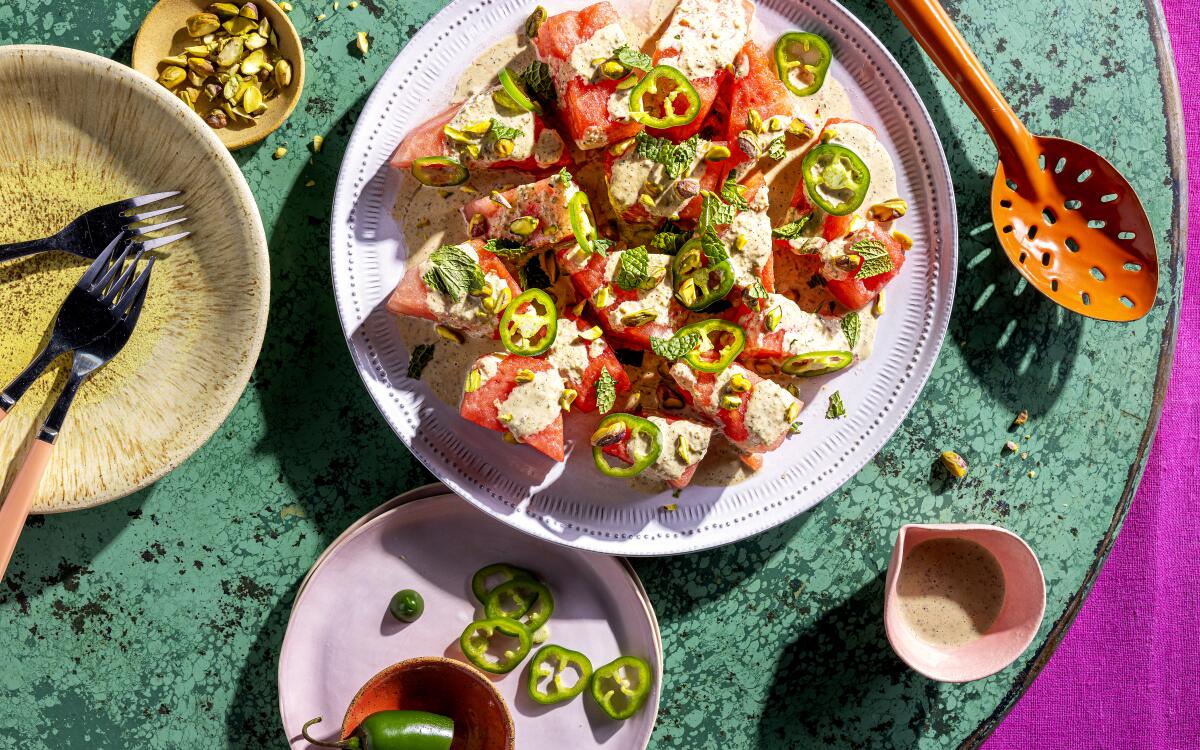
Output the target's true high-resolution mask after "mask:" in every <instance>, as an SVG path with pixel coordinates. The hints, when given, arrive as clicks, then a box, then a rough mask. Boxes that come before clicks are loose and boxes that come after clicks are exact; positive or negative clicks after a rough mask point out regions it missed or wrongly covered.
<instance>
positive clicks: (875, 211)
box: [867, 198, 908, 222]
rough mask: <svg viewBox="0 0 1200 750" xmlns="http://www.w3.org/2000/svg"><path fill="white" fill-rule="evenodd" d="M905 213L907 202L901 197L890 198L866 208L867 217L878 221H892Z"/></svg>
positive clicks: (906, 211)
mask: <svg viewBox="0 0 1200 750" xmlns="http://www.w3.org/2000/svg"><path fill="white" fill-rule="evenodd" d="M906 213H908V203H907V202H906V201H905V200H904V199H903V198H892V199H891V200H886V201H884V202H883V203H876V204H875V205H873V206H871V207H870V208H868V209H867V218H868V219H870V220H871V221H879V222H884V221H892V220H893V219H899V218H900V217H901V216H903V215H904V214H906Z"/></svg>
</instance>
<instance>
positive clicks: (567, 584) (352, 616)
mask: <svg viewBox="0 0 1200 750" xmlns="http://www.w3.org/2000/svg"><path fill="white" fill-rule="evenodd" d="M410 494H412V495H414V496H419V495H417V493H416V492H414V493H410ZM421 494H424V493H421ZM384 507H385V508H387V510H383V511H382V512H380V511H379V510H376V511H372V513H370V514H368V515H367V516H366V517H365V518H364V519H362V520H360V521H358V522H357V523H355V524H354V525H353V526H352V527H351V528H350V530H348V533H346V534H343V535H342V536H340V537H339V538H338V540H337V541H335V542H334V543H333V544H332V545H331V546H330V547H329V549H328V550H326V551H325V553H323V554H322V555H321V557H320V558H318V561H317V563H316V564H315V565H314V566H313V569H312V570H311V571H310V573H309V575H308V577H307V578H306V579H305V582H304V584H303V585H302V587H301V589H300V592H299V593H298V594H297V596H296V601H295V604H294V605H293V607H292V613H291V617H290V618H289V620H288V627H287V632H286V634H285V635H284V639H283V648H282V650H281V652H280V656H279V710H280V713H281V715H282V718H283V726H284V731H285V732H286V733H287V737H288V740H289V741H290V742H291V747H292V748H294V749H295V750H306V749H307V748H308V747H309V745H308V743H307V742H305V741H304V739H303V737H301V736H300V728H301V726H302V725H303V724H304V722H305V721H307V720H308V719H311V718H313V717H314V716H324V717H325V718H326V724H325V725H324V726H325V727H326V728H327V729H328V727H332V726H337V725H340V723H341V720H342V716H343V715H344V714H345V712H346V706H347V705H349V703H350V700H351V699H352V698H353V697H354V695H355V693H357V692H358V689H359V688H360V687H362V685H363V683H365V682H366V681H367V680H369V679H370V678H371V677H372V676H374V675H375V674H376V673H378V672H379V671H380V670H382V669H384V668H385V667H387V666H390V665H392V664H395V663H396V662H400V661H403V660H405V659H409V658H412V657H416V656H448V657H450V658H454V659H459V660H460V661H465V660H464V659H463V656H462V652H461V651H460V650H459V648H458V637H459V635H460V634H461V633H462V631H463V629H464V628H466V626H467V624H468V623H470V622H471V621H472V620H474V619H476V618H477V617H478V616H479V612H478V603H477V602H476V601H475V599H474V597H473V596H472V594H471V576H472V575H473V574H474V573H475V571H476V570H478V569H480V568H482V567H483V566H484V565H488V564H491V563H494V562H509V563H512V564H514V565H518V566H520V567H524V568H528V569H530V570H533V571H536V572H537V573H538V575H540V576H541V577H542V578H543V579H544V580H545V582H546V584H547V585H548V586H549V587H550V590H551V591H552V592H554V597H555V608H554V615H553V617H551V619H550V622H549V625H548V627H549V631H550V637H549V640H548V642H549V643H556V644H559V645H561V646H565V647H567V648H570V649H572V650H575V651H581V652H583V653H584V654H587V656H588V657H589V658H590V659H591V660H592V664H593V665H594V666H596V667H599V666H601V665H603V664H607V663H608V662H610V661H612V660H613V659H615V658H617V657H618V656H621V655H623V654H628V655H634V656H640V657H642V658H644V659H646V660H647V661H648V662H650V665H651V667H653V670H654V675H655V681H654V688H653V692H652V693H651V695H650V698H649V699H648V702H647V704H646V706H645V707H644V708H643V709H642V710H641V711H640V712H638V713H637V714H635V715H634V716H633V717H632V718H630V719H628V720H626V721H623V722H617V721H613V720H611V719H608V718H607V717H605V716H604V715H603V714H602V713H601V712H600V711H599V710H597V709H595V708H594V707H592V706H591V705H590V704H591V702H592V699H591V698H590V697H588V696H587V695H582V696H580V697H578V698H575V699H574V700H572V701H571V702H569V703H564V704H561V705H558V706H555V707H553V708H549V709H548V708H546V707H545V706H541V705H538V704H536V703H534V702H533V701H532V700H530V699H529V698H528V697H527V696H526V694H525V691H526V680H527V679H528V670H529V662H530V659H526V660H525V662H524V663H522V665H521V666H520V667H518V668H517V669H515V670H513V671H512V672H511V673H509V674H507V675H496V676H494V677H493V680H494V682H495V685H496V688H497V689H498V690H499V691H500V694H501V695H502V696H503V697H504V699H505V701H506V702H507V703H508V707H509V710H510V711H511V712H512V716H513V721H514V722H515V724H516V738H517V747H519V748H541V747H570V748H578V749H579V750H590V749H591V748H600V747H604V748H605V749H606V750H642V748H645V747H646V745H647V744H648V743H649V741H650V734H651V732H652V731H653V730H654V722H655V719H656V718H657V716H658V700H659V695H660V693H661V688H662V664H663V658H662V643H661V641H660V639H659V631H658V621H657V620H656V619H655V617H654V611H653V609H651V607H650V603H649V600H648V599H647V598H646V593H645V591H644V590H643V589H642V585H641V583H640V582H639V581H638V579H637V577H636V575H635V574H634V573H633V570H632V569H631V568H630V567H629V565H628V564H626V563H625V562H623V561H621V560H619V559H617V558H613V557H607V556H605V555H598V554H593V553H588V552H580V551H577V550H571V549H566V548H564V547H561V546H558V545H554V544H550V543H548V542H543V541H537V540H533V539H530V538H529V537H528V536H526V535H524V534H521V533H519V532H517V531H514V530H513V529H511V528H508V527H506V526H504V525H503V524H501V523H499V522H497V521H495V520H493V519H491V518H488V517H487V516H486V515H484V514H483V513H480V512H479V511H477V510H475V509H474V508H472V507H470V506H469V505H467V504H466V503H464V502H462V501H461V500H459V499H458V498H457V497H455V496H454V495H451V494H444V493H443V494H439V495H435V496H432V497H424V498H423V499H419V500H413V501H411V502H406V503H405V502H403V498H398V499H396V500H393V501H391V502H389V503H387V504H386V505H385V506H384ZM404 588H411V589H415V590H416V591H418V592H420V593H421V595H422V596H423V597H424V599H425V613H424V614H423V615H422V616H421V617H420V619H418V620H417V621H416V622H414V623H411V624H408V625H404V624H402V623H399V622H397V621H396V620H395V619H394V618H392V616H391V615H389V614H388V611H387V606H388V601H389V600H390V599H391V597H392V594H394V593H395V592H396V591H397V590H399V589H404Z"/></svg>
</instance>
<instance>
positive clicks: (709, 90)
mask: <svg viewBox="0 0 1200 750" xmlns="http://www.w3.org/2000/svg"><path fill="white" fill-rule="evenodd" d="M753 20H754V3H752V2H750V1H749V0H680V3H679V4H678V5H677V6H675V11H674V12H673V13H672V14H671V20H670V23H669V24H668V25H667V29H666V30H665V31H664V32H663V34H662V36H661V37H659V40H658V46H657V49H656V50H655V53H654V64H655V65H670V66H672V67H674V68H677V69H679V70H680V71H681V72H682V73H683V74H684V75H685V76H687V77H688V79H689V80H690V81H691V82H692V86H693V87H695V89H696V93H697V95H699V97H700V113H699V114H698V115H696V119H694V120H692V121H691V122H690V123H688V124H687V125H680V126H679V127H675V128H667V129H665V130H657V131H654V133H655V135H663V136H666V137H668V138H670V139H671V140H673V141H682V140H684V139H685V138H689V137H691V136H692V135H694V134H695V133H698V132H700V128H701V127H703V126H704V124H705V121H706V119H707V117H708V112H709V110H711V109H712V107H713V102H715V101H716V99H717V95H718V94H719V93H720V91H721V90H722V86H723V84H724V83H725V82H726V81H727V80H728V79H729V76H730V72H729V69H730V68H732V66H733V62H734V58H736V57H737V54H738V52H739V51H740V50H741V49H742V46H743V45H744V44H745V43H746V38H747V36H748V35H749V33H750V23H751V22H752V21H753Z"/></svg>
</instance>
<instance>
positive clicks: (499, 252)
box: [483, 238, 529, 260]
mask: <svg viewBox="0 0 1200 750" xmlns="http://www.w3.org/2000/svg"><path fill="white" fill-rule="evenodd" d="M483 249H484V250H487V251H488V252H489V253H491V254H492V255H495V256H498V257H501V258H504V259H506V260H512V259H513V258H519V257H520V256H522V255H524V254H525V251H526V250H528V249H529V248H527V247H525V246H524V245H522V244H521V243H520V242H517V241H516V240H510V239H503V238H502V239H493V240H488V241H487V242H485V243H483Z"/></svg>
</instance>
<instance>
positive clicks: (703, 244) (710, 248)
mask: <svg viewBox="0 0 1200 750" xmlns="http://www.w3.org/2000/svg"><path fill="white" fill-rule="evenodd" d="M700 249H701V250H703V251H704V256H705V257H706V258H708V265H709V266H715V265H716V264H718V263H721V262H722V261H726V260H729V249H728V248H727V247H725V243H724V242H722V241H721V238H720V237H718V236H717V233H716V231H715V230H713V228H712V227H709V228H708V229H705V230H704V232H703V233H701V235H700Z"/></svg>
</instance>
